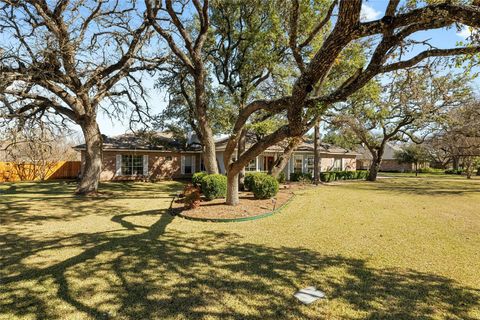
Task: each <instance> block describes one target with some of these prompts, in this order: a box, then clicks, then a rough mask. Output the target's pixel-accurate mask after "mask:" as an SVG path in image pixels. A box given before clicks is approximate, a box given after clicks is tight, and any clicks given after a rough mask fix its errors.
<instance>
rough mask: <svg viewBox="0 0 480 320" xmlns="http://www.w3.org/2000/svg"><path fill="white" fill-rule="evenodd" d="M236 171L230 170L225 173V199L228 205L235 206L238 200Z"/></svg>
mask: <svg viewBox="0 0 480 320" xmlns="http://www.w3.org/2000/svg"><path fill="white" fill-rule="evenodd" d="M238 175H239V173H238V172H234V171H230V172H228V173H227V201H226V203H227V204H228V205H230V206H236V205H237V204H238V202H239V197H238Z"/></svg>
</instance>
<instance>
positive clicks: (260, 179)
mask: <svg viewBox="0 0 480 320" xmlns="http://www.w3.org/2000/svg"><path fill="white" fill-rule="evenodd" d="M252 192H253V195H254V197H255V199H270V198H272V197H274V196H275V195H276V194H277V193H278V181H277V179H275V178H274V177H272V176H270V175H266V174H263V175H257V176H255V177H254V179H253V186H252Z"/></svg>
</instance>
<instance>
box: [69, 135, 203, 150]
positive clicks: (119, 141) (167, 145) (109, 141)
mask: <svg viewBox="0 0 480 320" xmlns="http://www.w3.org/2000/svg"><path fill="white" fill-rule="evenodd" d="M102 137H103V149H104V150H142V151H147V150H148V151H181V150H192V151H196V150H200V149H201V148H200V146H198V145H196V144H192V145H190V146H187V145H186V143H182V142H180V141H178V140H177V139H175V138H174V134H173V133H172V132H169V131H165V132H155V133H148V134H133V133H126V134H122V135H118V136H114V137H108V136H105V135H103V136H102ZM85 148H86V145H85V144H81V145H78V146H75V147H74V149H75V150H84V149H85Z"/></svg>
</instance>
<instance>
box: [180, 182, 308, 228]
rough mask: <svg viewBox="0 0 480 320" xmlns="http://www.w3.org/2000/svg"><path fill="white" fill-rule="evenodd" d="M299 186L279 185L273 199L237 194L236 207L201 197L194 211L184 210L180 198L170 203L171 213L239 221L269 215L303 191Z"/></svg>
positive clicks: (187, 216)
mask: <svg viewBox="0 0 480 320" xmlns="http://www.w3.org/2000/svg"><path fill="white" fill-rule="evenodd" d="M304 188H305V187H304V186H301V185H299V184H288V185H281V186H280V190H279V191H278V193H277V195H276V197H275V198H273V199H264V200H262V199H255V198H254V197H253V194H252V193H251V192H247V191H241V192H239V198H240V203H239V204H238V205H237V206H229V205H226V204H225V199H215V200H212V201H206V200H205V199H204V198H203V197H202V201H201V202H200V206H199V207H198V208H195V209H189V210H187V209H185V208H184V202H183V199H182V198H177V199H175V201H173V203H172V208H171V210H172V213H173V214H175V215H181V216H183V217H186V218H193V219H212V220H216V219H241V218H248V217H255V216H258V215H263V214H266V213H270V212H272V211H274V210H276V209H278V208H280V207H281V206H283V205H284V204H285V203H287V202H288V201H289V200H290V199H291V198H292V197H293V195H294V191H296V190H298V189H304Z"/></svg>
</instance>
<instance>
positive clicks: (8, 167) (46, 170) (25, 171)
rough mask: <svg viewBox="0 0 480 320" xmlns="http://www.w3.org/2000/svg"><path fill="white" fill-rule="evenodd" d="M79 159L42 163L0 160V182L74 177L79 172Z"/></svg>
mask: <svg viewBox="0 0 480 320" xmlns="http://www.w3.org/2000/svg"><path fill="white" fill-rule="evenodd" d="M80 167H81V163H80V161H59V162H54V163H47V164H44V165H35V164H33V163H13V162H0V182H7V181H12V182H14V181H34V180H54V179H74V178H77V177H78V175H79V174H80Z"/></svg>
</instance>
